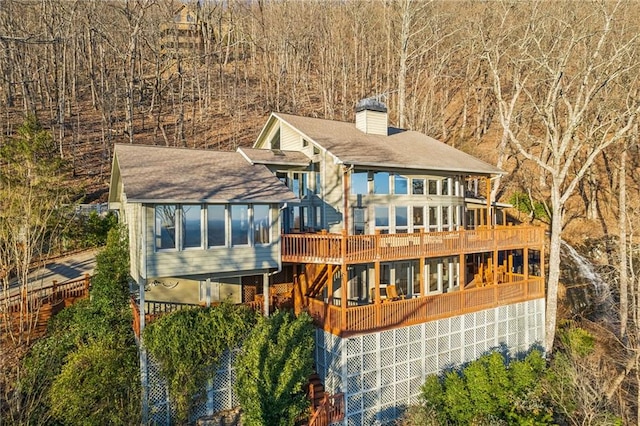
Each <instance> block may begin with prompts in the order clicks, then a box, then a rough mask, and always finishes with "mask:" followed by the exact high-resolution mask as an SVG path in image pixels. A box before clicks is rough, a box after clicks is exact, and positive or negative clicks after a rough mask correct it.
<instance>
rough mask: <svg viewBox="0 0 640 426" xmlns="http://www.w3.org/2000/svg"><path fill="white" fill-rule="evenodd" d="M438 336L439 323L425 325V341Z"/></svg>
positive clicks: (433, 322)
mask: <svg viewBox="0 0 640 426" xmlns="http://www.w3.org/2000/svg"><path fill="white" fill-rule="evenodd" d="M437 335H438V322H437V321H431V322H428V323H425V324H424V337H425V339H429V338H433V337H436V336H437Z"/></svg>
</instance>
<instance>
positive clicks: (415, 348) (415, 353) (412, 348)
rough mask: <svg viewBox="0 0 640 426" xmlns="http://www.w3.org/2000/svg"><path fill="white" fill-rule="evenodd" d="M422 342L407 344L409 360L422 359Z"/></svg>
mask: <svg viewBox="0 0 640 426" xmlns="http://www.w3.org/2000/svg"><path fill="white" fill-rule="evenodd" d="M422 351H423V349H422V342H411V343H409V360H410V361H417V360H420V359H422V356H423V354H422Z"/></svg>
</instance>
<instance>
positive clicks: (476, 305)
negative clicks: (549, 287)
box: [307, 276, 544, 337]
mask: <svg viewBox="0 0 640 426" xmlns="http://www.w3.org/2000/svg"><path fill="white" fill-rule="evenodd" d="M542 297H544V278H542V277H529V278H528V279H524V277H522V276H521V277H520V279H519V280H516V281H514V282H511V283H503V284H499V285H490V286H486V287H478V288H473V289H464V290H462V291H455V292H451V293H444V294H438V295H433V296H425V297H418V298H413V299H403V300H396V301H387V302H384V303H378V304H375V303H374V304H368V305H361V306H349V307H347V308H346V316H343V314H342V309H343V308H342V307H341V306H335V305H329V304H327V303H324V302H323V301H321V300H317V299H311V298H309V299H308V308H307V309H308V311H309V314H310V315H311V316H312V317H313V318H314V321H315V323H316V325H317V326H319V327H321V328H324V329H325V330H326V331H328V332H330V333H332V334H335V335H338V336H343V337H344V336H349V335H354V334H361V333H368V332H374V331H380V330H386V329H391V328H397V327H405V326H409V325H414V324H420V323H424V322H428V321H433V320H437V319H441V318H447V317H453V316H457V315H463V314H466V313H470V312H476V311H480V310H483V309H489V308H494V307H497V306H502V305H509V304H513V303H519V302H524V301H528V300H535V299H539V298H542Z"/></svg>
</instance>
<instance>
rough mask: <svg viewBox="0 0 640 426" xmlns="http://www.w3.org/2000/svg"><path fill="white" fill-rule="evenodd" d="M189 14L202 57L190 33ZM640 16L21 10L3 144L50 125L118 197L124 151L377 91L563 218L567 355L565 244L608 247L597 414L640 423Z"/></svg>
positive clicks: (4, 37) (205, 143)
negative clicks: (32, 126) (185, 40)
mask: <svg viewBox="0 0 640 426" xmlns="http://www.w3.org/2000/svg"><path fill="white" fill-rule="evenodd" d="M182 7H186V8H188V9H189V10H191V11H193V13H194V15H195V17H196V19H195V20H194V21H193V25H194V27H193V28H194V33H195V34H194V37H196V39H197V40H198V41H197V43H193V45H189V46H186V45H180V41H179V40H178V37H177V35H176V34H175V32H172V30H171V28H173V27H172V24H171V23H172V22H173V21H174V20H175V17H176V15H177V14H178V13H179V12H180V10H181V8H182ZM639 15H640V9H639V8H638V7H637V3H635V2H626V1H620V2H616V1H610V2H586V1H585V2H510V1H490V2H480V1H411V0H385V1H373V2H371V1H358V0H352V1H331V2H326V1H321V0H314V1H259V0H256V1H246V0H227V1H214V0H200V1H199V2H197V1H184V2H182V1H177V0H121V1H118V0H113V1H111V0H69V1H61V0H37V1H36V0H2V1H1V3H0V117H1V118H0V125H1V126H2V137H3V138H11V137H12V136H13V135H14V134H15V132H16V130H17V129H18V127H19V126H20V125H21V124H22V123H23V122H24V119H25V117H27V116H30V115H31V116H36V117H37V118H38V120H39V121H40V123H41V124H42V125H43V126H44V127H45V128H46V129H48V130H50V132H51V134H52V135H53V137H54V139H55V142H56V146H57V156H58V157H60V158H62V159H64V160H65V161H67V162H68V163H69V164H70V166H71V170H72V173H71V176H72V177H73V179H74V180H76V181H78V182H81V183H82V185H83V186H84V188H85V189H84V192H85V193H86V197H85V200H87V201H93V200H99V199H100V200H104V199H105V196H106V191H107V190H108V188H107V185H108V178H109V171H110V166H111V154H112V149H113V145H114V144H115V143H134V144H156V145H167V146H184V147H203V148H209V149H223V150H231V149H235V148H236V147H237V146H241V145H244V146H246V145H250V144H251V143H252V142H253V141H254V139H255V137H256V136H257V134H258V133H259V131H260V128H261V126H262V125H263V124H264V122H265V120H266V118H267V116H268V114H269V113H270V112H271V111H281V112H286V113H292V114H299V115H308V116H315V117H323V118H330V119H337V120H344V121H351V120H353V118H354V108H355V104H356V102H357V101H358V100H360V99H362V98H366V97H377V98H379V99H381V100H382V101H383V102H385V103H386V104H387V105H388V107H389V113H390V123H391V125H393V126H397V127H401V128H410V129H413V130H417V131H421V132H424V133H426V134H428V135H430V136H432V137H435V138H437V139H439V140H441V141H443V142H446V143H448V144H450V145H453V146H455V147H457V148H459V149H462V150H464V151H466V152H469V153H472V154H474V155H476V156H478V157H480V158H482V159H484V160H486V161H488V162H490V163H492V164H495V165H497V166H498V167H500V168H502V169H504V170H505V171H507V172H509V174H508V175H507V176H506V177H504V178H502V179H496V180H494V181H493V187H492V194H491V196H492V198H493V199H496V200H498V201H503V202H516V201H517V204H518V206H519V207H520V210H521V216H520V219H521V220H533V219H535V220H538V221H540V223H543V224H544V225H545V226H548V229H549V236H550V238H549V252H548V255H549V260H548V262H549V263H548V274H547V276H548V281H549V285H548V292H547V294H548V304H547V315H548V318H549V319H550V321H549V323H548V324H547V337H548V341H547V342H546V346H547V348H548V349H550V348H551V347H552V345H553V341H554V333H555V329H556V325H557V324H556V321H555V320H556V308H557V300H558V299H557V298H558V286H559V282H560V244H561V239H568V240H571V241H573V242H574V243H583V242H584V241H585V239H596V238H601V237H604V239H603V240H602V241H604V242H605V243H604V245H603V247H604V250H603V251H602V252H601V256H600V260H601V261H602V262H603V263H606V264H608V265H609V266H610V270H611V271H612V272H611V275H610V277H609V280H610V282H611V285H612V287H613V288H614V289H615V296H616V303H617V304H616V306H615V315H614V316H615V317H616V321H615V323H614V324H610V325H611V327H609V328H608V329H607V332H606V333H604V335H606V336H607V338H606V339H605V338H603V339H602V342H601V343H602V344H603V345H605V344H606V345H609V346H611V347H614V349H611V352H610V353H607V354H606V357H605V359H606V361H602V359H600V360H599V361H593V362H594V365H596V364H598V363H601V362H604V363H605V364H606V365H607V368H608V370H607V371H608V372H609V373H610V374H607V377H602V376H598V377H597V378H595V376H593V375H592V376H589V375H586V373H582V376H580V375H579V376H580V377H581V378H585V380H587V379H588V380H590V381H589V382H588V384H587V383H585V384H583V385H584V387H585V392H587V394H588V395H591V393H592V394H593V396H594V398H593V399H589V400H588V401H587V400H586V399H585V402H584V403H585V404H587V405H588V404H591V405H589V406H590V407H591V408H592V409H593V410H594V411H597V410H598V407H602V405H601V404H604V403H605V402H606V403H607V404H609V403H613V402H612V401H618V402H617V403H616V404H617V408H616V412H617V413H618V414H620V415H621V416H623V417H624V418H640V416H638V400H639V399H640V392H638V381H639V380H640V373H638V354H639V353H640V352H639V349H638V348H640V344H639V342H638V337H639V336H638V326H639V324H640V309H639V304H638V302H639V298H640V279H639V277H640V275H638V273H640V270H638V269H637V266H636V263H637V258H636V256H637V255H636V254H635V253H637V250H636V249H637V243H638V242H637V241H636V239H635V234H636V232H635V231H636V230H635V223H637V220H636V219H637V218H638V217H639V216H640V210H639V209H640V204H638V200H640V197H639V195H640V194H639V193H638V191H639V188H640V185H639V183H640V182H639V180H640V175H639V174H638V173H637V170H638V166H639V161H640V157H639V156H638V121H637V120H638V115H639V113H640V91H639V89H640V80H639V77H638V76H639V73H640V39H639V35H640V19H639V18H640V16H639ZM172 38H173V42H171V40H172ZM172 46H173V47H172ZM1 141H2V139H0V143H2V142H1ZM607 333H609V334H607ZM600 355H602V354H600ZM577 367H580V366H576V368H577ZM594 371H595V370H594ZM594 371H592V373H593V372H594ZM634 374H635V378H634ZM594 381H597V383H599V384H600V385H601V386H591V385H593V383H594ZM587 388H589V389H587ZM589 392H591V393H589ZM602 394H604V395H605V397H604V398H605V400H606V401H605V402H603V400H602V399H599V398H595V395H602ZM587 399H588V398H587ZM599 404H600V405H599ZM632 412H633V413H632Z"/></svg>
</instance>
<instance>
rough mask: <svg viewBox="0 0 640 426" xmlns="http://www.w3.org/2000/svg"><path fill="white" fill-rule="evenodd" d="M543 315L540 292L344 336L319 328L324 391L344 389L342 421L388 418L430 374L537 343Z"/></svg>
mask: <svg viewBox="0 0 640 426" xmlns="http://www.w3.org/2000/svg"><path fill="white" fill-rule="evenodd" d="M544 319H545V316H544V299H538V300H533V301H528V302H523V303H518V304H514V305H508V306H501V307H497V308H493V309H488V310H484V311H480V312H475V313H470V314H466V315H461V316H457V317H452V318H446V319H442V320H438V321H432V322H428V323H425V324H418V325H414V326H409V327H403V328H398V329H394V330H388V331H382V332H378V333H370V334H365V335H361V336H356V337H349V338H340V337H337V336H334V335H333V334H330V333H327V332H325V331H323V330H317V331H316V351H315V361H316V368H317V370H318V374H319V375H320V377H321V378H322V379H323V381H324V384H325V389H326V391H327V392H330V393H337V392H344V394H345V403H346V417H345V422H344V424H345V425H349V426H361V425H378V424H385V423H389V422H391V421H393V420H394V419H396V418H398V417H400V416H401V415H402V413H403V411H404V410H405V409H406V407H408V406H409V405H412V404H416V403H417V402H418V396H419V394H420V387H421V386H422V384H423V383H424V382H425V379H426V377H427V376H428V375H431V374H435V373H439V372H441V371H442V370H445V369H447V368H451V367H454V366H458V365H460V364H464V363H466V362H469V361H473V360H475V359H477V358H478V357H480V356H481V355H482V354H484V353H487V352H488V351H490V350H495V349H497V350H501V351H503V352H506V353H508V354H509V355H510V356H517V355H518V354H519V353H524V352H527V351H529V350H530V349H531V347H532V346H534V345H541V344H542V342H543V341H544Z"/></svg>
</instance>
